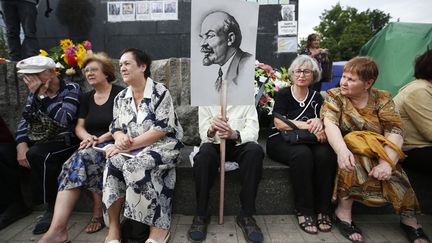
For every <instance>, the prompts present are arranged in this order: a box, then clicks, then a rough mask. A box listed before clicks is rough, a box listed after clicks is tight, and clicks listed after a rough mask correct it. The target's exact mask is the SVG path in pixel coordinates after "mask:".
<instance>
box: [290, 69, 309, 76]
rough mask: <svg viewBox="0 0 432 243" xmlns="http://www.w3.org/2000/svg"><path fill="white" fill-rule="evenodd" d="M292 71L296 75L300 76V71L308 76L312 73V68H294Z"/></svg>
mask: <svg viewBox="0 0 432 243" xmlns="http://www.w3.org/2000/svg"><path fill="white" fill-rule="evenodd" d="M293 73H294V75H296V76H300V75H301V73H303V74H304V75H305V76H310V75H311V74H312V70H309V69H304V70H301V69H296V70H294V71H293Z"/></svg>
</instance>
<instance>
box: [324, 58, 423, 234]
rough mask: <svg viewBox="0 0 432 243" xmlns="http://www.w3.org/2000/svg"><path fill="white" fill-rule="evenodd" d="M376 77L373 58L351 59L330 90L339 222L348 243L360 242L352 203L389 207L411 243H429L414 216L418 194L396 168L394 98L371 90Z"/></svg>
mask: <svg viewBox="0 0 432 243" xmlns="http://www.w3.org/2000/svg"><path fill="white" fill-rule="evenodd" d="M377 77H378V67H377V65H376V64H375V62H374V61H373V60H372V59H370V58H368V57H355V58H353V59H351V60H350V61H349V62H348V63H347V64H345V66H344V69H343V75H342V78H341V81H340V87H339V88H334V89H331V90H329V91H328V95H327V97H326V99H325V101H324V104H323V107H322V108H321V117H323V118H324V125H325V132H326V134H327V138H328V141H329V143H330V145H331V146H332V147H333V149H334V150H335V152H336V154H337V161H338V164H339V171H338V175H337V180H336V186H335V191H334V195H333V200H338V206H337V208H336V210H335V220H336V223H337V226H338V228H339V230H340V231H341V233H342V234H343V235H344V236H345V237H346V238H347V239H349V240H351V241H353V242H362V241H363V240H364V238H363V236H362V235H361V230H360V229H359V228H358V227H357V226H356V225H355V224H354V222H352V214H351V208H352V203H353V200H356V201H358V202H361V203H363V204H365V205H367V206H382V205H385V204H387V203H391V204H392V205H393V207H394V209H395V211H396V213H398V214H400V215H401V221H400V225H401V227H402V229H403V230H404V231H405V232H406V233H407V236H408V238H409V240H410V242H428V237H427V236H426V234H425V233H424V232H423V230H422V228H421V225H419V224H418V223H417V220H416V218H415V217H414V215H415V214H418V213H419V212H420V208H419V204H418V201H417V198H416V195H415V193H414V191H413V189H412V187H411V185H410V183H409V181H408V178H407V176H406V174H405V172H404V171H403V170H402V168H401V167H400V165H399V164H398V161H399V160H400V159H401V158H403V157H404V154H403V152H402V150H401V147H402V143H403V137H402V133H403V131H402V125H401V119H400V116H399V114H398V113H397V111H396V109H395V105H394V103H393V101H392V99H391V96H390V93H388V92H386V91H382V90H377V89H372V85H373V84H374V82H375V80H376V79H377Z"/></svg>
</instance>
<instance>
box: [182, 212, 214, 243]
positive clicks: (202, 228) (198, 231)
mask: <svg viewBox="0 0 432 243" xmlns="http://www.w3.org/2000/svg"><path fill="white" fill-rule="evenodd" d="M209 222H210V217H202V216H195V217H194V219H193V222H192V225H191V227H190V228H189V230H188V234H187V236H188V239H189V240H190V241H191V242H193V243H199V242H202V241H204V240H205V239H206V236H207V226H208V224H209Z"/></svg>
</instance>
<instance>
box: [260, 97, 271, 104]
mask: <svg viewBox="0 0 432 243" xmlns="http://www.w3.org/2000/svg"><path fill="white" fill-rule="evenodd" d="M271 100H272V98H271V97H270V96H268V95H263V96H261V98H260V104H261V105H266V104H267V103H268V102H270V101H271Z"/></svg>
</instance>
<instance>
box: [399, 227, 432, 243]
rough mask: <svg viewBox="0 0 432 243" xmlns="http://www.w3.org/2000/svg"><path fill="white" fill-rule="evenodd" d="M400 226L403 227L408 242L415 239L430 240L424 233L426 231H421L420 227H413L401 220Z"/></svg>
mask: <svg viewBox="0 0 432 243" xmlns="http://www.w3.org/2000/svg"><path fill="white" fill-rule="evenodd" d="M400 226H401V228H402V229H403V231H405V234H406V236H407V238H408V240H409V242H414V241H415V240H418V239H423V240H427V241H428V242H430V240H429V237H428V236H427V235H426V233H425V232H424V231H423V229H422V228H417V229H416V228H414V227H412V226H409V225H406V224H403V223H402V222H400Z"/></svg>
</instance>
